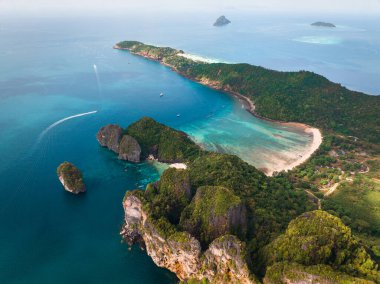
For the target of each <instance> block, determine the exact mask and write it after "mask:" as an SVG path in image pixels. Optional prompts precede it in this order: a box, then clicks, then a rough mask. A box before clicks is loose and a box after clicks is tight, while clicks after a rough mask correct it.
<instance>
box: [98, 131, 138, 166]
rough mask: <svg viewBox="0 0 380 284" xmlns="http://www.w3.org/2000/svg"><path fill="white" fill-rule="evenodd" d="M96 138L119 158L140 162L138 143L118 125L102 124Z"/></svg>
mask: <svg viewBox="0 0 380 284" xmlns="http://www.w3.org/2000/svg"><path fill="white" fill-rule="evenodd" d="M96 139H97V140H98V142H99V144H100V145H101V146H103V147H107V148H108V149H109V150H111V151H113V152H115V153H117V154H119V159H120V160H125V161H129V162H133V163H139V162H140V156H141V147H140V145H139V143H138V142H137V140H136V139H135V138H133V137H132V136H130V135H127V134H124V130H123V128H121V127H120V126H119V125H115V124H109V125H106V126H103V127H102V128H101V129H100V130H99V131H98V133H97V134H96Z"/></svg>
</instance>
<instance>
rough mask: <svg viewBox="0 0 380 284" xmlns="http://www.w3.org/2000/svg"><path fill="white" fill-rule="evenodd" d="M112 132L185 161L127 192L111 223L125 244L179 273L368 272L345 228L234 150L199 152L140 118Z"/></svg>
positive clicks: (337, 275)
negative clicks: (116, 221)
mask: <svg viewBox="0 0 380 284" xmlns="http://www.w3.org/2000/svg"><path fill="white" fill-rule="evenodd" d="M103 129H104V128H102V129H101V130H100V131H99V133H102V132H103V131H102V130H103ZM121 129H122V128H121ZM122 133H124V135H130V136H131V137H133V138H134V139H136V141H137V142H138V144H139V145H140V147H141V149H142V156H143V157H146V158H148V157H149V156H153V157H154V158H155V159H157V160H159V161H166V162H169V163H171V162H181V163H185V164H186V165H187V169H174V168H170V169H167V170H166V171H165V172H164V173H163V175H162V176H161V178H160V180H159V181H157V182H155V183H151V184H148V186H147V188H146V189H145V190H133V191H127V193H126V194H125V197H124V200H123V207H124V211H125V220H124V222H125V223H124V225H123V228H122V230H121V235H122V237H123V238H124V240H125V241H126V242H127V243H128V244H129V245H133V244H135V243H137V244H140V246H142V247H144V248H145V249H146V251H147V253H148V255H150V256H151V257H152V259H153V261H154V262H155V263H156V264H157V265H158V266H161V267H165V268H167V269H169V270H171V271H172V272H174V273H176V275H177V276H178V278H179V279H180V280H182V281H189V283H196V282H194V281H206V283H208V282H210V283H259V281H260V279H261V280H263V281H264V283H285V279H288V277H289V275H291V276H292V277H293V278H294V277H295V278H294V279H297V280H298V281H302V280H307V279H309V278H310V277H313V278H316V279H320V280H321V281H322V280H324V281H334V280H339V279H344V280H345V281H346V282H341V283H373V282H371V281H370V280H373V281H376V280H377V279H378V277H379V275H378V271H377V264H376V262H375V261H374V260H373V259H372V258H371V255H370V254H369V253H368V252H367V251H366V248H365V246H363V245H362V244H361V243H360V242H359V241H358V239H357V238H356V237H354V236H353V235H352V233H351V230H350V229H349V228H348V227H347V226H345V225H344V224H343V222H342V221H341V220H340V219H339V218H338V217H335V216H332V215H331V214H329V213H327V212H324V211H322V210H316V209H317V208H318V204H316V203H315V202H314V200H313V199H312V198H310V197H309V196H308V194H307V192H306V191H304V190H303V189H300V188H296V187H295V186H294V185H293V184H292V183H291V181H289V180H288V179H287V178H286V176H283V175H278V176H274V177H267V176H265V175H264V174H263V173H261V172H260V171H258V170H257V169H255V168H254V167H253V166H251V165H249V164H247V163H246V162H244V161H242V160H241V159H240V158H238V157H236V156H234V155H227V154H219V153H213V152H208V151H204V150H202V149H201V148H200V147H199V146H198V145H196V144H195V143H194V142H193V141H192V140H191V139H190V138H189V137H187V135H186V134H185V133H183V132H180V131H177V130H175V129H172V128H169V127H167V126H165V125H163V124H160V123H158V122H156V121H155V120H153V119H151V118H148V117H144V118H142V119H140V120H139V121H137V122H135V123H132V124H131V125H129V126H128V127H127V128H125V129H122ZM109 136H110V137H112V136H113V135H112V133H109ZM105 138H106V139H107V138H108V137H105ZM121 140H122V138H121V139H119V141H121ZM119 143H120V142H119ZM305 212H306V213H305ZM300 215H301V216H300ZM297 216H299V217H297ZM289 222H290V223H289ZM289 240H291V241H289ZM305 242H306V243H308V245H307V247H304V246H305ZM281 250H283V252H281ZM279 251H280V252H281V253H279ZM343 255H344V257H341V256H343ZM366 279H367V280H366ZM191 281H193V282H191ZM333 283H340V282H333Z"/></svg>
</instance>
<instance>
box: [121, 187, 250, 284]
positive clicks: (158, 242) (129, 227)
mask: <svg viewBox="0 0 380 284" xmlns="http://www.w3.org/2000/svg"><path fill="white" fill-rule="evenodd" d="M142 195H143V193H142V192H141V191H135V192H129V193H128V194H127V195H126V197H125V198H124V201H123V207H124V211H125V225H124V226H123V229H122V231H121V235H122V236H123V238H124V239H125V240H126V241H127V242H128V243H129V244H133V243H136V242H138V241H143V242H144V244H145V247H146V251H147V253H148V255H149V256H150V257H151V258H152V259H153V261H154V263H155V264H156V265H158V266H160V267H165V268H167V269H169V270H170V271H172V272H174V273H175V274H176V275H177V276H178V278H179V279H180V280H183V281H186V280H189V279H197V280H201V279H207V280H208V281H210V282H211V283H257V282H256V280H255V278H254V277H253V276H252V275H251V274H250V271H249V269H248V265H247V262H246V260H245V259H246V256H245V246H244V243H242V242H241V241H240V240H239V239H238V238H237V237H235V236H232V235H225V236H222V237H219V238H217V239H215V240H214V241H213V242H212V243H211V244H210V246H209V248H208V249H207V250H206V251H205V252H202V250H201V245H200V242H199V241H198V240H197V239H195V238H194V237H192V236H191V235H190V234H189V233H187V232H172V233H171V234H170V235H165V233H164V232H162V230H160V228H159V226H157V224H156V222H155V221H154V220H153V219H152V218H151V217H150V216H149V213H148V212H147V211H145V210H144V204H143V201H142V200H143V197H142Z"/></svg>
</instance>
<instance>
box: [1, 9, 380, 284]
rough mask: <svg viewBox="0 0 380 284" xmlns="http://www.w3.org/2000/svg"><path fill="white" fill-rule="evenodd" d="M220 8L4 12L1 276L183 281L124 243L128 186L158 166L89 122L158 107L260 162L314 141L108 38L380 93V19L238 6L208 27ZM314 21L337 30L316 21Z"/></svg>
mask: <svg viewBox="0 0 380 284" xmlns="http://www.w3.org/2000/svg"><path fill="white" fill-rule="evenodd" d="M217 16H219V15H206V14H194V15H191V14H188V15H186V17H184V16H181V15H169V16H168V15H155V16H152V15H146V16H144V15H134V16H131V15H128V16H125V17H107V18H95V17H87V16H86V17H81V18H66V19H62V18H46V17H45V18H30V19H27V18H22V19H21V18H10V17H1V18H0V133H1V135H0V153H1V163H0V224H1V225H0V282H1V283H175V282H176V278H175V276H174V275H173V274H172V273H170V272H168V271H167V270H164V269H160V268H158V267H156V266H155V265H154V263H153V262H152V260H151V259H150V258H149V257H148V256H146V254H145V253H144V252H142V251H140V249H138V248H136V247H134V248H133V249H132V251H128V247H127V245H125V244H121V242H120V241H121V239H120V236H119V229H120V226H121V224H122V220H123V209H122V205H121V201H122V198H123V195H124V193H125V192H126V190H131V189H135V188H144V186H145V185H146V184H147V183H149V182H150V181H154V180H157V179H158V178H159V175H160V171H159V170H158V169H157V167H155V166H152V165H151V164H148V163H142V164H139V165H131V164H127V163H125V162H121V161H119V160H117V158H116V156H115V155H113V154H112V153H110V152H109V151H107V150H105V149H103V148H101V147H99V145H98V143H97V141H96V139H95V134H96V132H97V131H98V129H99V128H100V127H101V126H103V125H105V124H109V123H118V124H120V125H122V126H127V125H128V124H129V123H131V122H133V121H135V120H137V119H139V118H141V117H142V116H151V117H153V118H155V119H157V120H159V121H160V122H162V123H165V124H168V125H170V126H172V127H175V128H178V129H182V130H184V131H186V132H188V133H189V134H190V135H191V137H192V138H193V139H194V140H195V141H197V142H199V143H201V144H202V145H204V147H206V148H208V149H212V150H216V151H221V152H229V153H235V154H237V155H239V156H241V157H243V158H244V159H245V160H246V161H248V162H250V163H251V164H253V165H255V166H256V167H258V168H265V167H266V166H271V165H272V164H273V161H276V160H275V159H277V158H279V159H281V158H284V157H285V158H289V157H288V156H287V155H289V153H298V151H302V150H303V149H304V148H305V147H306V146H307V145H308V143H310V137H308V136H307V135H305V134H304V133H301V132H300V131H299V130H297V129H292V128H289V127H283V126H279V125H276V124H273V123H269V122H265V121H261V120H258V119H256V118H254V117H252V116H251V115H250V114H248V113H247V112H246V111H245V110H244V109H242V107H241V103H240V102H239V101H238V100H236V99H233V98H231V97H229V96H227V95H225V94H222V93H220V92H216V91H213V90H210V89H208V88H206V87H203V86H201V85H199V84H196V83H194V82H191V81H189V80H187V79H185V78H182V77H181V76H179V75H177V74H175V73H174V72H172V71H171V70H170V69H168V68H167V67H164V66H161V65H159V64H158V63H155V62H151V61H148V60H146V59H144V58H140V57H137V56H133V55H131V54H129V53H128V52H122V51H117V50H114V49H112V46H113V45H114V44H115V43H116V42H118V41H121V40H126V39H130V40H140V41H143V42H146V43H151V44H156V45H165V46H171V47H175V48H181V49H183V50H185V51H186V52H188V53H190V54H194V55H198V56H203V57H207V58H209V59H212V60H216V61H223V62H248V63H252V64H256V65H261V66H264V67H267V68H273V69H278V70H299V69H304V70H311V71H315V72H317V73H320V74H322V75H325V76H326V77H328V78H329V79H331V80H333V81H336V82H339V83H342V84H343V85H345V86H347V87H349V88H352V89H355V90H360V91H363V92H367V93H370V94H372V95H378V94H380V80H378V78H379V76H380V54H379V52H380V30H379V27H380V20H377V19H371V18H366V19H365V20H359V19H356V18H355V17H347V18H344V17H338V18H331V16H330V19H325V18H321V17H317V16H313V17H311V16H309V17H305V16H303V17H302V16H278V15H276V16H269V15H267V16H259V15H245V14H236V13H231V14H230V15H227V16H228V18H230V20H231V21H232V24H231V25H229V26H227V27H224V28H214V27H212V23H213V21H214V19H215V18H216V17H217ZM317 20H326V21H332V22H334V23H336V24H337V25H338V28H337V29H333V30H332V29H322V28H316V27H311V26H310V25H309V23H311V22H314V21H317ZM161 92H163V93H164V94H165V95H164V96H163V97H160V96H159V94H160V93H161ZM177 114H180V116H179V117H178V116H177ZM272 158H273V160H271V159H272ZM66 160H67V161H70V162H73V163H74V164H75V165H77V166H78V167H79V168H80V169H82V171H83V173H84V176H85V182H86V185H87V190H88V191H87V193H85V194H83V195H80V196H73V195H71V194H69V193H67V192H65V191H64V190H63V188H62V186H61V185H60V183H59V181H58V179H57V176H56V168H57V166H58V165H59V164H60V163H61V162H63V161H66Z"/></svg>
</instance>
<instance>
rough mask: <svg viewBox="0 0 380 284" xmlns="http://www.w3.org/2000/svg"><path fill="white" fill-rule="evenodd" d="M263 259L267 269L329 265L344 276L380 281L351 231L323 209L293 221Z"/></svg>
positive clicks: (373, 264)
mask: <svg viewBox="0 0 380 284" xmlns="http://www.w3.org/2000/svg"><path fill="white" fill-rule="evenodd" d="M263 257H264V258H265V259H266V264H267V266H272V265H274V264H275V263H276V262H294V263H298V264H299V265H303V266H315V265H328V266H331V267H333V268H334V269H337V270H339V271H341V272H343V273H347V274H351V275H355V276H360V277H364V278H367V279H371V280H375V281H380V273H379V271H378V270H377V269H378V267H377V264H376V263H375V261H373V260H372V258H371V256H370V255H369V254H368V253H367V251H366V249H365V247H363V246H362V245H361V243H360V242H359V241H358V240H357V239H356V238H355V237H354V236H353V235H352V233H351V229H350V228H349V227H347V226H345V225H344V224H343V222H342V221H341V220H340V219H339V218H338V217H335V216H333V215H331V214H329V213H327V212H325V211H322V210H315V211H311V212H306V213H304V214H302V215H301V216H299V217H297V218H296V219H293V220H292V221H291V222H290V223H289V225H288V228H287V229H286V231H285V233H284V234H282V235H280V236H278V237H277V238H276V239H275V240H274V241H272V242H271V243H270V244H269V245H268V246H267V247H266V248H264V251H263Z"/></svg>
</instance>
